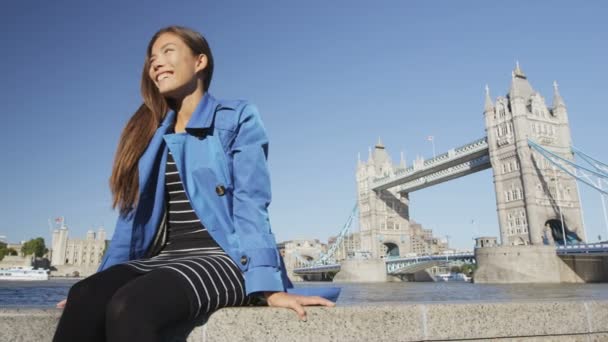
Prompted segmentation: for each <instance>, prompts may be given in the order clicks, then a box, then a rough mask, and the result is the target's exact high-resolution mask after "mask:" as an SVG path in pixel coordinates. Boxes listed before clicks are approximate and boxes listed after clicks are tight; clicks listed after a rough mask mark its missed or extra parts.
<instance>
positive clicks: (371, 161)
mask: <svg viewBox="0 0 608 342" xmlns="http://www.w3.org/2000/svg"><path fill="white" fill-rule="evenodd" d="M367 162H368V163H373V162H374V158H373V157H372V148H371V147H368V148H367Z"/></svg>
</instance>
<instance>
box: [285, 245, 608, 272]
mask: <svg viewBox="0 0 608 342" xmlns="http://www.w3.org/2000/svg"><path fill="white" fill-rule="evenodd" d="M555 252H556V254H557V255H558V256H569V255H590V256H608V243H590V244H577V245H566V246H556V248H555ZM384 260H385V264H386V273H387V274H389V275H398V274H407V273H415V272H417V271H420V270H422V269H426V268H429V267H433V266H437V265H440V264H445V263H449V262H459V263H474V262H475V255H474V253H473V252H469V253H456V254H439V255H424V256H415V257H389V258H386V259H384ZM339 271H340V264H339V263H337V262H330V263H328V264H326V265H315V264H314V261H313V263H312V264H311V265H309V266H305V267H298V268H295V269H294V270H293V272H294V274H297V275H304V274H318V273H326V272H339Z"/></svg>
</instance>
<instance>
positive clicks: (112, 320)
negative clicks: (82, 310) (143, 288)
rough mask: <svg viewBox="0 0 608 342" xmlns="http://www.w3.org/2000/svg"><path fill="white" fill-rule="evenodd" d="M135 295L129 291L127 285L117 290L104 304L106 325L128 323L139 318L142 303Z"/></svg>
mask: <svg viewBox="0 0 608 342" xmlns="http://www.w3.org/2000/svg"><path fill="white" fill-rule="evenodd" d="M135 297H136V296H135V294H133V293H129V291H128V286H127V288H125V289H120V290H118V291H117V292H116V294H114V296H112V299H110V302H109V303H108V305H107V306H106V323H107V324H108V325H116V324H130V323H133V322H134V321H136V320H137V319H138V318H140V316H141V314H142V312H141V311H142V307H141V305H142V303H140V301H138V300H136V299H135Z"/></svg>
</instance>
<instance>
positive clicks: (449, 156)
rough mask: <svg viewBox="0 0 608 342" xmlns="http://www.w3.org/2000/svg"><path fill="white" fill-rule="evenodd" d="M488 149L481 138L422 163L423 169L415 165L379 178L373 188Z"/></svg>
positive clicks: (485, 141) (484, 139)
mask: <svg viewBox="0 0 608 342" xmlns="http://www.w3.org/2000/svg"><path fill="white" fill-rule="evenodd" d="M487 148H488V142H487V138H486V137H484V138H481V139H478V140H475V141H473V142H471V143H469V144H466V145H464V146H460V147H458V148H455V149H452V150H449V151H448V152H447V153H443V154H440V155H438V156H436V157H434V158H432V159H428V160H425V161H423V162H422V167H419V166H418V165H416V164H414V165H412V166H410V167H408V168H406V169H400V170H397V171H396V172H395V173H394V174H393V175H386V176H383V177H377V178H375V179H374V180H373V181H372V187H373V188H377V187H381V186H383V185H386V184H388V183H391V182H394V181H396V180H398V179H399V178H407V177H408V176H411V175H414V174H416V173H419V172H423V171H428V170H429V169H432V168H433V167H436V166H437V165H442V164H445V163H448V162H450V161H453V160H458V159H459V158H462V157H464V156H467V155H470V154H473V153H475V152H479V151H483V150H484V149H487Z"/></svg>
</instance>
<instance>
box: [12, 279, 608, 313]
mask: <svg viewBox="0 0 608 342" xmlns="http://www.w3.org/2000/svg"><path fill="white" fill-rule="evenodd" d="M76 281H78V279H61V278H51V279H49V280H47V281H31V282H29V281H28V282H16V281H0V307H4V308H6V307H36V308H40V307H54V306H55V304H56V303H57V302H58V301H60V300H62V299H64V298H65V297H66V295H67V293H68V290H69V288H70V286H71V285H72V284H74V283H75V282H76ZM295 285H296V287H300V286H302V287H323V286H336V287H341V288H342V292H341V294H340V298H339V299H338V304H340V305H365V304H380V303H383V304H388V303H425V302H442V303H446V302H447V303H449V302H472V301H475V302H484V301H485V302H496V301H531V300H533V301H539V300H547V301H550V300H556V299H567V300H593V299H604V300H608V284H606V283H602V284H510V285H487V284H471V283H464V282H441V283H354V284H353V283H326V282H307V283H296V284H295Z"/></svg>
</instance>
